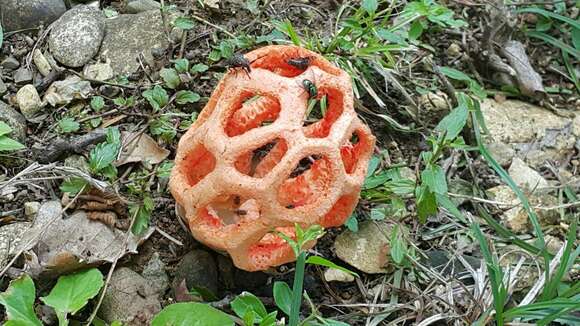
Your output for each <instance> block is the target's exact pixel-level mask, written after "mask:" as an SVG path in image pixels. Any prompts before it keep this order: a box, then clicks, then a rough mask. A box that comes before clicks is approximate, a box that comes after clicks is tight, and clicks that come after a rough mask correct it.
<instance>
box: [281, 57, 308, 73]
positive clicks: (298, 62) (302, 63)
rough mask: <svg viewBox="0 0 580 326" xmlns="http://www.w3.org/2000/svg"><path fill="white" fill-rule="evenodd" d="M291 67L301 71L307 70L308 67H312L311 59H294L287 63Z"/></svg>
mask: <svg viewBox="0 0 580 326" xmlns="http://www.w3.org/2000/svg"><path fill="white" fill-rule="evenodd" d="M286 62H287V63H288V64H289V65H291V66H293V67H296V68H298V69H300V70H306V68H308V66H310V57H302V58H292V59H288V61H286Z"/></svg>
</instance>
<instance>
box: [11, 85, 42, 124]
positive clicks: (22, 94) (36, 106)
mask: <svg viewBox="0 0 580 326" xmlns="http://www.w3.org/2000/svg"><path fill="white" fill-rule="evenodd" d="M16 103H18V106H19V107H20V112H21V113H22V114H23V115H24V117H25V118H26V119H28V120H30V119H32V118H33V117H34V116H35V115H36V113H38V112H39V111H40V109H41V108H42V101H41V100H40V96H39V95H38V92H37V91H36V88H34V86H33V85H30V84H28V85H26V86H24V87H22V88H21V89H19V90H18V92H17V93H16Z"/></svg>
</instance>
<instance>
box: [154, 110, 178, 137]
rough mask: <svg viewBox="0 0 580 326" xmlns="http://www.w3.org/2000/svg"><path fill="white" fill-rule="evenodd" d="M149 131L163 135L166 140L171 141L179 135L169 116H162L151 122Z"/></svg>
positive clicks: (156, 134) (155, 134)
mask: <svg viewBox="0 0 580 326" xmlns="http://www.w3.org/2000/svg"><path fill="white" fill-rule="evenodd" d="M149 131H151V134H152V135H154V136H161V138H162V139H163V140H165V141H166V142H171V141H172V140H173V138H175V136H176V135H177V131H176V130H175V127H174V126H173V124H172V123H171V121H170V120H169V118H168V117H167V116H162V117H160V118H159V119H155V120H153V121H151V122H150V123H149Z"/></svg>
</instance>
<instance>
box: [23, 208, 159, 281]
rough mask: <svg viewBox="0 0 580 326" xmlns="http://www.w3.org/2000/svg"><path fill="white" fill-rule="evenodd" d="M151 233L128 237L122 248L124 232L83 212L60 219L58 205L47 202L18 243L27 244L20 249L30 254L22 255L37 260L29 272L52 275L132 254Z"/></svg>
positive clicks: (61, 216) (151, 230) (61, 215)
mask: <svg viewBox="0 0 580 326" xmlns="http://www.w3.org/2000/svg"><path fill="white" fill-rule="evenodd" d="M51 221H54V222H52V223H50V222H51ZM152 232H153V228H150V229H149V230H148V231H147V232H145V233H144V234H143V235H142V236H141V237H136V236H134V235H130V237H129V241H128V243H127V247H126V248H125V246H124V243H125V238H126V237H127V235H126V233H125V232H122V231H120V230H117V229H114V228H111V227H109V226H107V225H105V224H103V223H101V222H98V221H92V220H90V219H89V218H88V217H87V214H86V213H85V212H84V211H76V212H74V213H73V214H72V215H70V216H69V217H67V218H63V211H62V206H61V204H60V202H58V201H49V202H46V203H44V204H43V205H42V206H41V207H40V210H39V211H38V215H37V218H36V221H35V222H34V225H33V226H32V227H31V228H30V229H29V230H27V231H26V232H25V234H24V235H23V237H22V241H21V243H22V244H23V245H26V244H29V242H31V243H30V244H29V245H28V246H26V247H24V248H23V249H24V250H29V251H32V252H33V253H34V255H25V256H36V257H37V259H38V263H37V264H34V263H33V262H32V261H31V262H30V263H31V264H32V265H39V266H40V268H38V266H36V268H33V270H37V273H38V274H43V275H47V276H55V275H60V274H63V273H67V272H70V271H74V270H77V269H79V268H83V267H86V266H89V265H91V266H95V265H100V264H103V263H110V262H113V261H114V260H115V259H116V258H117V256H118V255H119V254H121V256H123V255H126V254H128V253H136V252H137V246H138V245H139V244H140V243H141V242H143V241H144V240H146V239H147V238H148V237H149V236H150V235H151V233H152ZM41 233H42V234H41ZM39 235H40V236H39ZM31 240H32V241H31ZM27 264H28V262H27ZM38 274H37V275H35V276H39V275H38Z"/></svg>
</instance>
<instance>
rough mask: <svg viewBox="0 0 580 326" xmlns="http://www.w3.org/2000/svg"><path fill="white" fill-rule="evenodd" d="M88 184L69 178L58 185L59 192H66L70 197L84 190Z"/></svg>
mask: <svg viewBox="0 0 580 326" xmlns="http://www.w3.org/2000/svg"><path fill="white" fill-rule="evenodd" d="M87 186H88V182H87V181H86V180H85V179H83V178H70V179H68V180H65V181H63V183H62V184H61V185H60V191H62V192H68V193H69V194H71V195H73V196H74V195H76V194H78V193H79V192H80V191H81V190H83V189H86V187H87Z"/></svg>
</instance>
